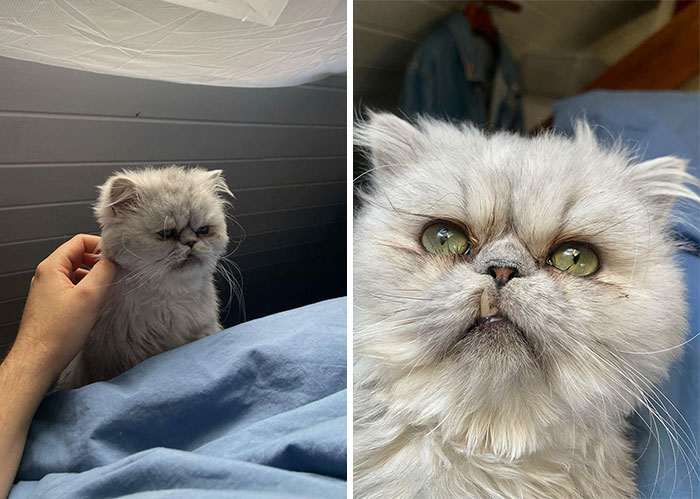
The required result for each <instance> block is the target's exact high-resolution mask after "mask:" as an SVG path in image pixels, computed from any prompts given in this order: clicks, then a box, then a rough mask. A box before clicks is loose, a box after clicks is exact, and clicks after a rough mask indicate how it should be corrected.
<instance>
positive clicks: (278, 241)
mask: <svg viewBox="0 0 700 499" xmlns="http://www.w3.org/2000/svg"><path fill="white" fill-rule="evenodd" d="M324 211H325V210H324ZM268 218H269V215H268ZM344 228H345V225H344V219H342V218H338V219H336V220H334V221H331V222H330V223H326V224H323V223H320V224H319V223H318V222H315V224H314V225H310V226H307V227H296V228H295V227H291V228H289V227H282V228H279V229H276V230H271V231H267V232H263V233H258V234H246V236H245V238H244V239H243V240H242V241H241V242H240V245H237V244H231V245H230V247H229V251H230V252H233V253H232V254H231V255H230V258H231V259H232V260H234V261H235V259H236V257H237V256H238V255H242V254H250V253H257V252H260V251H268V250H271V249H275V248H279V247H286V246H290V245H299V244H305V243H309V242H318V241H323V240H325V239H328V238H329V233H331V237H332V234H334V233H337V232H339V231H341V230H344ZM255 229H256V228H255V227H253V228H252V229H251V230H255ZM232 232H233V231H232V230H230V229H229V233H230V234H231V239H232V240H234V241H235V240H237V239H240V235H234V234H232ZM68 239H70V236H60V237H56V238H46V239H39V240H34V241H20V242H14V243H6V244H0V279H2V276H3V275H4V274H9V273H15V272H17V271H25V270H26V271H30V270H33V269H35V268H36V266H37V265H38V264H39V262H41V261H42V260H43V259H44V258H46V257H47V256H49V255H50V254H51V252H52V251H53V250H54V249H56V248H57V247H58V246H60V245H61V244H62V243H64V242H65V241H67V240H68ZM234 250H235V251H234ZM0 282H1V281H0ZM1 318H2V314H1V313H0V320H1ZM0 323H2V322H0Z"/></svg>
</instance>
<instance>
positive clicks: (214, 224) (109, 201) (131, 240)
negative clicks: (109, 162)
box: [95, 166, 231, 279]
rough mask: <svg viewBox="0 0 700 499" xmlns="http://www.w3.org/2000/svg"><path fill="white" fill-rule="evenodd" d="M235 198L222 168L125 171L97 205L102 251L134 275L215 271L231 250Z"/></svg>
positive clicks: (102, 189)
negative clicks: (229, 217) (231, 200)
mask: <svg viewBox="0 0 700 499" xmlns="http://www.w3.org/2000/svg"><path fill="white" fill-rule="evenodd" d="M230 196H231V192H230V191H229V189H228V187H227V186H226V182H225V180H224V178H223V176H222V175H221V170H214V171H207V170H204V169H201V168H184V167H180V166H170V167H165V168H146V169H142V170H124V171H122V172H119V173H117V174H115V175H113V176H112V177H110V178H109V179H107V181H106V182H105V183H104V184H103V185H102V186H101V187H100V196H99V199H98V201H97V204H96V205H95V214H96V216H97V220H98V222H99V223H100V226H101V228H102V241H101V243H100V244H101V248H102V252H103V254H104V255H105V256H107V257H108V258H110V259H112V260H113V261H115V262H116V263H117V264H119V266H120V267H122V268H123V269H125V270H127V271H129V272H132V273H134V275H139V273H140V272H143V273H144V275H147V276H152V277H154V276H158V275H160V276H162V277H163V278H167V276H171V275H173V274H176V275H178V276H182V277H183V278H185V279H187V278H188V277H190V276H191V275H193V274H197V273H198V274H202V273H203V271H206V273H207V274H210V271H213V270H214V268H215V266H216V262H217V261H218V259H219V257H221V255H223V254H224V253H225V252H226V246H227V244H228V236H227V234H226V214H225V208H226V204H227V202H226V198H227V197H230Z"/></svg>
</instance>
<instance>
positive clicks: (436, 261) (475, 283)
mask: <svg viewBox="0 0 700 499" xmlns="http://www.w3.org/2000/svg"><path fill="white" fill-rule="evenodd" d="M356 142H357V143H358V145H360V146H361V147H363V148H364V149H365V150H366V151H367V153H368V156H369V158H370V160H371V163H372V167H373V171H372V182H371V183H370V186H369V187H368V188H366V189H365V190H363V191H361V192H359V193H358V194H359V197H360V198H361V200H362V203H363V206H362V208H361V210H360V211H359V212H358V214H357V216H356V220H355V228H354V333H353V334H354V342H355V347H354V356H355V365H354V384H355V386H354V465H355V468H354V492H355V497H357V498H367V499H369V498H377V499H379V498H388V497H391V498H409V497H426V498H454V497H461V498H555V497H556V498H590V499H594V498H606V499H613V498H629V497H634V496H635V494H636V488H635V485H634V473H635V468H634V462H633V458H632V457H631V443H630V441H629V440H628V435H627V430H628V426H627V423H626V419H625V418H626V416H628V415H629V414H630V413H632V411H633V410H634V409H635V408H636V407H638V405H639V404H640V401H641V400H642V398H643V397H644V395H643V394H649V393H650V392H651V391H652V385H655V384H658V383H659V382H660V381H662V380H663V379H664V377H665V376H666V372H667V369H668V366H669V364H670V362H671V361H672V360H673V359H674V358H675V356H676V355H678V354H679V353H680V350H681V349H680V348H678V346H679V345H680V344H681V343H682V341H683V338H684V333H685V330H686V327H687V325H686V321H685V313H686V306H685V303H684V297H683V294H684V289H683V285H682V275H681V272H680V270H679V269H678V268H677V266H676V264H675V263H674V261H673V252H674V250H675V246H674V243H673V242H672V240H671V237H670V235H669V226H670V221H669V218H668V217H669V212H670V208H671V205H672V204H673V202H674V200H675V198H676V197H688V198H692V199H695V200H696V201H698V198H697V196H696V195H695V194H694V193H693V192H692V191H691V190H689V189H688V188H687V187H685V186H684V185H683V184H684V183H685V182H694V180H693V178H692V177H691V176H690V175H688V174H687V173H685V168H686V163H685V162H684V161H683V160H680V159H677V158H673V157H667V158H660V159H656V160H651V161H647V162H643V163H636V162H635V161H634V159H633V158H631V157H630V155H629V154H628V153H627V152H626V151H625V150H624V149H623V148H621V147H620V146H615V147H613V148H611V149H606V148H604V147H602V146H601V145H599V144H598V143H597V141H596V139H595V136H594V134H593V132H592V130H591V129H590V128H589V127H588V125H586V124H585V123H583V122H580V123H578V125H577V127H576V137H575V138H574V139H569V138H565V137H561V136H555V135H552V134H550V135H543V136H539V137H536V138H533V139H526V138H522V137H517V136H514V135H510V134H507V133H497V134H494V135H491V136H487V135H485V134H484V133H482V132H480V131H479V130H477V129H476V128H473V127H470V126H468V125H462V126H455V125H452V124H448V123H444V122H439V121H435V120H430V119H422V120H419V121H418V124H417V125H415V126H414V125H411V124H409V123H407V122H405V121H402V120H400V119H398V118H396V117H394V116H392V115H387V114H374V115H372V116H371V118H370V119H369V121H368V122H366V123H360V124H359V125H358V126H357V129H356ZM431 220H448V221H451V222H454V223H457V224H460V225H462V226H463V227H465V228H466V229H467V230H468V231H469V232H470V234H471V236H472V238H473V240H474V248H473V249H472V252H471V253H469V254H468V255H467V256H466V257H461V256H460V257H452V256H450V257H444V256H437V255H431V254H429V253H428V252H426V251H425V250H424V249H423V248H422V246H421V243H420V240H421V233H422V231H423V230H424V229H425V227H426V224H429V223H430V221H431ZM563 241H581V242H585V243H589V244H591V245H593V247H594V248H595V249H596V251H597V252H598V256H599V258H600V262H601V264H600V269H599V270H598V271H597V272H596V273H595V274H594V275H591V276H588V277H576V276H572V275H569V274H567V273H565V272H562V271H560V270H557V269H555V268H553V267H552V266H551V265H549V264H548V261H547V259H548V255H549V253H550V252H551V250H552V249H553V247H554V246H556V244H558V242H563ZM502 261H507V262H510V265H512V266H516V267H517V268H518V270H519V273H520V275H519V277H517V278H513V279H511V280H510V281H509V282H508V283H507V284H505V285H504V286H501V287H498V286H496V283H495V280H494V279H493V278H492V277H491V276H490V275H489V274H488V272H487V270H486V269H487V268H489V265H490V264H492V263H493V262H502ZM483 293H487V294H488V296H489V297H490V301H492V302H495V303H497V306H498V309H499V310H500V312H501V313H502V314H503V316H504V317H506V318H507V319H508V322H505V323H504V324H502V325H500V326H498V327H492V328H485V329H479V328H478V327H477V328H474V327H473V326H474V324H477V325H478V320H479V317H480V297H481V296H482V294H483ZM631 352H659V353H656V354H648V355H639V354H634V353H631Z"/></svg>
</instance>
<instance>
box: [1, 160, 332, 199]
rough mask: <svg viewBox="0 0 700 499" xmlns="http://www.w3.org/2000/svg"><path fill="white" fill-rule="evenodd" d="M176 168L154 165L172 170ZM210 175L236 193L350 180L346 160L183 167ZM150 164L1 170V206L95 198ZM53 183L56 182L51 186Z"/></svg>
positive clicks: (20, 166) (241, 162) (240, 162)
mask: <svg viewBox="0 0 700 499" xmlns="http://www.w3.org/2000/svg"><path fill="white" fill-rule="evenodd" d="M169 164H172V163H152V166H167V165H169ZM180 164H183V165H185V166H200V167H202V168H207V169H209V170H219V169H220V170H223V172H224V176H225V177H226V180H227V182H228V184H229V185H230V186H231V189H234V190H238V189H244V188H251V187H264V186H269V185H270V179H271V178H274V179H275V180H274V183H275V185H289V184H301V183H310V182H333V181H336V182H343V181H345V175H346V172H345V164H346V163H345V156H344V155H342V156H337V157H325V158H324V157H321V158H318V157H309V158H285V159H262V160H241V161H202V162H192V163H180ZM146 166H149V165H148V164H138V163H137V164H134V163H128V162H124V163H83V164H72V165H61V164H59V165H53V166H44V165H12V166H8V165H4V166H0V178H2V179H3V182H2V183H0V207H3V206H18V205H30V204H40V203H59V202H62V201H72V200H76V199H94V198H96V197H97V189H96V186H98V185H101V184H102V183H104V181H105V180H106V179H107V178H108V177H109V176H110V175H112V174H113V173H115V172H118V171H119V170H122V169H125V168H132V169H139V168H143V167H146ZM47 178H51V179H52V181H51V182H46V181H45V180H46V179H47Z"/></svg>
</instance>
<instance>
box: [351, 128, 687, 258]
mask: <svg viewBox="0 0 700 499" xmlns="http://www.w3.org/2000/svg"><path fill="white" fill-rule="evenodd" d="M356 142H357V143H358V144H359V145H361V146H364V147H366V148H367V149H368V151H369V155H370V158H371V160H372V163H373V164H372V167H373V171H372V177H373V182H372V186H371V188H370V192H369V193H365V199H366V200H369V201H370V202H369V203H368V204H369V205H370V206H369V208H368V209H370V210H371V209H372V208H371V206H372V205H375V206H379V207H380V208H381V209H383V210H385V209H386V207H387V206H388V205H389V204H390V205H391V208H392V210H393V211H394V214H395V215H397V216H396V217H393V216H392V214H391V213H387V214H386V215H387V216H386V218H387V219H389V218H392V217H393V218H396V219H398V220H402V221H404V222H406V223H417V222H418V221H419V220H420V216H419V217H411V216H398V215H399V213H404V214H414V215H424V216H426V217H432V218H442V219H447V220H455V221H460V222H462V223H464V224H465V225H466V226H467V227H468V229H469V230H470V232H471V235H472V236H473V237H475V238H477V239H482V240H486V239H490V238H493V237H496V236H498V235H499V234H504V233H508V232H512V233H515V234H516V235H517V236H518V237H519V238H520V239H521V240H522V241H523V242H524V243H526V244H527V245H528V247H529V249H530V250H531V251H533V253H542V252H544V251H546V250H547V249H548V247H549V245H550V244H551V243H552V241H553V240H555V239H557V238H561V237H566V238H568V239H577V238H578V239H580V238H587V237H591V238H593V239H598V240H600V242H601V243H607V244H611V245H615V244H616V243H619V242H620V237H619V236H620V233H621V232H624V230H625V228H626V229H627V230H632V227H633V226H635V225H638V224H646V225H650V226H652V227H655V228H656V229H663V227H664V226H666V225H667V220H666V215H667V213H668V210H669V208H670V205H671V204H672V202H673V200H674V199H675V196H681V197H692V196H693V194H692V192H690V191H688V190H687V189H686V188H684V187H681V186H680V185H679V184H680V183H681V182H682V181H687V180H692V177H690V176H689V175H688V174H686V173H684V171H685V168H686V162H685V161H684V160H681V159H678V158H673V157H667V158H662V160H663V161H660V160H659V161H656V162H654V161H652V162H645V163H642V164H635V161H634V158H632V157H630V154H629V153H628V152H627V151H625V150H624V149H623V148H622V147H620V146H619V145H618V146H614V147H612V148H604V147H602V146H600V145H599V144H598V142H597V141H596V138H595V135H594V133H593V131H592V130H591V128H590V127H589V126H588V125H587V124H586V123H584V122H579V123H578V124H577V126H576V136H575V138H573V139H570V138H567V137H563V136H558V135H555V134H544V135H541V136H538V137H534V138H524V137H517V136H514V135H512V134H509V133H495V134H491V135H487V134H485V133H484V132H482V131H480V130H478V129H477V128H475V127H472V126H469V125H459V126H455V125H453V124H449V123H445V122H440V121H436V120H430V119H423V120H420V121H419V122H418V124H417V126H412V125H410V124H408V123H406V122H404V121H402V120H400V119H398V118H396V117H393V116H390V115H373V117H372V119H371V120H370V121H369V122H368V123H367V124H365V125H364V126H360V127H359V131H358V132H357V134H356ZM656 163H659V164H656ZM654 167H655V168H654ZM654 169H655V170H656V171H654ZM679 180H680V181H681V182H679ZM389 200H390V201H389ZM613 219H615V220H618V221H619V222H620V223H619V224H617V225H616V224H612V223H611V224H609V226H608V227H605V225H604V222H605V221H606V220H608V221H611V220H613ZM620 225H622V226H623V227H620ZM405 229H406V228H405V227H402V228H401V230H405ZM414 230H415V229H414ZM660 234H661V231H660V230H656V231H653V232H648V231H647V233H646V236H648V237H653V236H658V235H660ZM590 242H596V241H590ZM647 242H648V240H647Z"/></svg>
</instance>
